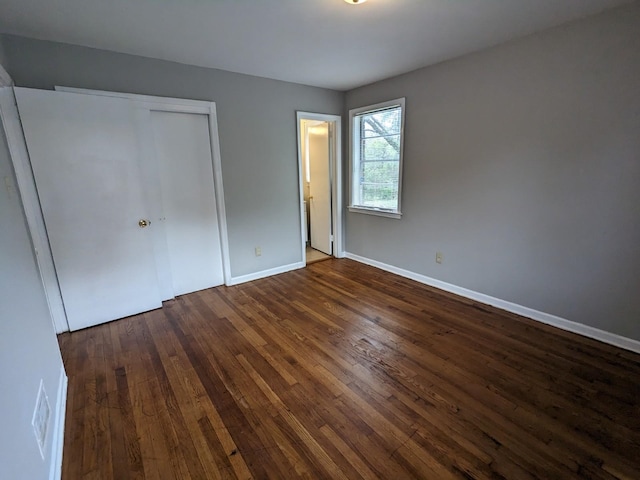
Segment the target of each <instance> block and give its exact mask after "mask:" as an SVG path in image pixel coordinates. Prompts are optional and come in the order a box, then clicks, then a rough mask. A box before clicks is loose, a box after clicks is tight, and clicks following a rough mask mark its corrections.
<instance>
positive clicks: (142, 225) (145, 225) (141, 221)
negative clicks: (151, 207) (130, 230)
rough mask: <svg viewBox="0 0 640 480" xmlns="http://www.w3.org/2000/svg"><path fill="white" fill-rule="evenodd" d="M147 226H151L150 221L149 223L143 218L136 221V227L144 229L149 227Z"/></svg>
mask: <svg viewBox="0 0 640 480" xmlns="http://www.w3.org/2000/svg"><path fill="white" fill-rule="evenodd" d="M149 225H151V221H149V220H145V219H144V218H143V219H140V220H138V226H139V227H140V228H145V227H147V226H149Z"/></svg>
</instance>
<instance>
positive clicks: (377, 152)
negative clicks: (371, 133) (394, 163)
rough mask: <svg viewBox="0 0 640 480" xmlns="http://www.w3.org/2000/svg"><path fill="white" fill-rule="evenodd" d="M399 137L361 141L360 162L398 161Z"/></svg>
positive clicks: (391, 136) (392, 136)
mask: <svg viewBox="0 0 640 480" xmlns="http://www.w3.org/2000/svg"><path fill="white" fill-rule="evenodd" d="M399 145H400V135H390V136H388V137H377V138H366V139H363V140H362V147H361V150H360V151H361V152H362V160H363V161H367V160H398V159H399V158H400V147H399Z"/></svg>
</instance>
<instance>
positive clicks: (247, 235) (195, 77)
mask: <svg viewBox="0 0 640 480" xmlns="http://www.w3.org/2000/svg"><path fill="white" fill-rule="evenodd" d="M0 42H1V43H2V44H3V45H4V51H5V55H6V58H7V62H6V64H5V68H6V69H7V70H8V72H9V73H10V74H11V76H12V77H13V79H14V81H15V82H16V85H18V86H22V87H33V88H44V89H51V88H53V87H54V86H55V85H65V86H74V87H83V88H92V89H100V90H113V91H121V92H130V93H140V94H148V95H160V96H171V97H180V98H190V99H196V100H208V101H215V102H216V107H217V112H218V127H219V129H218V131H219V136H220V148H221V156H222V170H223V178H224V189H225V203H226V208H227V222H228V227H229V245H230V257H231V259H230V260H231V272H232V275H233V276H240V275H245V274H250V273H254V272H259V271H262V270H266V269H269V268H275V267H279V266H283V265H288V264H291V263H294V262H298V261H300V260H301V258H302V252H301V250H300V214H299V205H300V204H299V202H298V188H299V187H298V160H297V143H296V115H295V112H296V110H304V111H310V112H318V113H329V114H340V113H341V112H342V108H343V103H344V94H343V93H340V92H335V91H332V90H325V89H320V88H314V87H307V86H303V85H298V84H292V83H286V82H280V81H275V80H267V79H264V78H258V77H252V76H249V75H241V74H236V73H231V72H225V71H222V70H214V69H207V68H199V67H192V66H187V65H182V64H178V63H173V62H166V61H162V60H153V59H149V58H144V57H137V56H132V55H124V54H118V53H113V52H107V51H102V50H95V49H90V48H84V47H76V46H71V45H66V44H59V43H52V42H44V41H39V40H31V39H26V38H22V37H16V36H9V35H3V36H0ZM256 246H260V247H262V256H261V257H256V256H255V254H254V248H255V247H256Z"/></svg>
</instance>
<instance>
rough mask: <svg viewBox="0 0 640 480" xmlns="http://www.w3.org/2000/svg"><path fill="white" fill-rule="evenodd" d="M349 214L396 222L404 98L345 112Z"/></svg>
mask: <svg viewBox="0 0 640 480" xmlns="http://www.w3.org/2000/svg"><path fill="white" fill-rule="evenodd" d="M349 120H350V128H351V131H350V137H351V203H350V205H349V210H350V211H352V212H360V213H369V214H373V215H383V216H387V217H393V218H400V216H401V215H402V214H401V212H400V193H401V185H402V143H403V128H404V98H399V99H397V100H392V101H390V102H384V103H379V104H377V105H371V106H368V107H362V108H356V109H354V110H350V111H349Z"/></svg>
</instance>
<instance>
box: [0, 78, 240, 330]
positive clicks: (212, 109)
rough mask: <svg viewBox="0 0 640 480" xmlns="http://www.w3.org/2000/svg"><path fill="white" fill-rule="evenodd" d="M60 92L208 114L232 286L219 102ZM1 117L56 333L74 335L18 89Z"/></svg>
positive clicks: (5, 101) (4, 99) (2, 91)
mask: <svg viewBox="0 0 640 480" xmlns="http://www.w3.org/2000/svg"><path fill="white" fill-rule="evenodd" d="M55 90H57V91H61V92H69V93H78V94H85V95H97V96H106V97H117V98H126V99H129V100H131V101H133V102H135V103H136V104H139V105H140V106H143V107H146V108H148V109H149V110H150V111H163V112H177V113H195V114H202V115H207V116H208V119H209V139H210V142H211V155H212V159H213V177H214V178H213V182H214V188H215V198H216V213H217V217H218V218H217V219H218V227H219V232H220V246H221V250H222V252H221V254H222V268H223V274H224V281H225V284H226V285H229V284H230V281H231V268H230V261H229V241H228V235H227V217H226V209H225V204H224V188H223V182H222V162H221V159H220V141H219V138H218V119H217V113H216V105H215V102H205V101H199V100H186V99H180V98H169V97H155V96H150V95H136V94H128V93H119V92H108V91H102V90H89V89H82V88H71V87H59V86H56V87H55ZM0 116H1V119H2V125H3V128H4V130H5V133H6V138H7V144H8V146H9V151H10V154H11V159H12V162H13V166H14V170H15V173H16V179H17V183H18V188H19V190H20V195H21V198H22V203H23V205H24V210H25V216H26V218H27V224H28V227H29V230H30V233H31V238H32V242H33V247H34V251H35V255H36V259H37V261H38V266H39V267H40V274H41V277H42V283H43V286H44V290H45V294H46V296H47V301H48V303H49V310H50V312H51V316H52V320H53V324H54V328H55V331H56V333H62V332H67V331H69V324H68V321H67V316H66V312H65V311H64V304H63V302H62V294H61V291H60V286H59V284H58V278H57V275H56V271H55V264H54V262H53V255H52V253H51V249H50V247H49V241H48V237H47V233H46V228H45V226H44V218H43V216H42V211H41V210H40V204H39V200H38V193H37V190H36V188H35V181H34V179H33V173H32V170H31V162H30V160H29V155H28V152H27V148H26V143H25V140H24V135H23V133H22V127H21V123H20V116H19V113H18V109H17V107H16V101H15V96H14V92H13V88H11V87H5V88H0Z"/></svg>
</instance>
